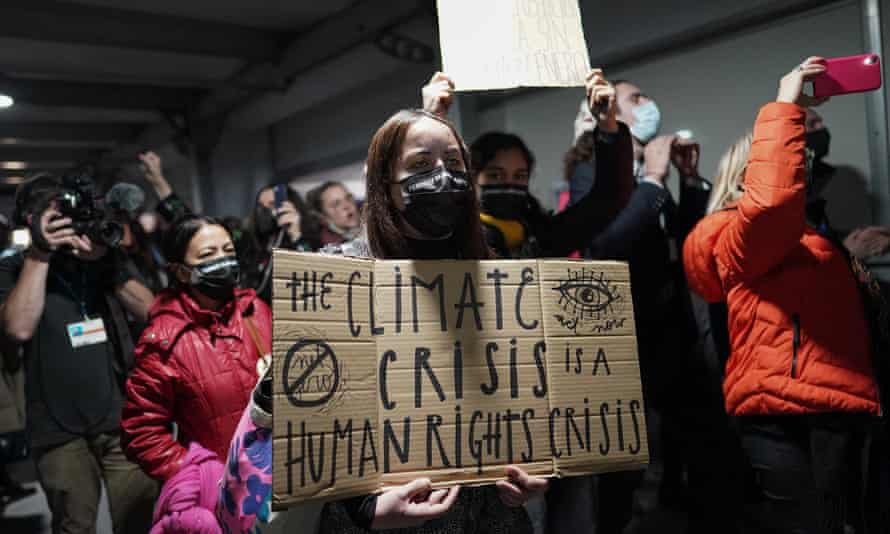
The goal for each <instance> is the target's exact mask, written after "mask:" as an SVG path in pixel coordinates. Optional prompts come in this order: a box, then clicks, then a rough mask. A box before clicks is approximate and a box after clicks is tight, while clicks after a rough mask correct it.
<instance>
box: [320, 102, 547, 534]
mask: <svg viewBox="0 0 890 534" xmlns="http://www.w3.org/2000/svg"><path fill="white" fill-rule="evenodd" d="M367 167H368V171H367V188H368V189H367V196H366V198H367V203H366V212H365V228H366V236H365V237H364V238H360V239H359V240H357V241H354V242H352V243H347V244H345V245H343V246H342V247H341V248H340V252H341V253H344V254H349V255H358V256H373V257H376V258H381V259H396V258H411V259H485V258H490V257H491V252H490V250H489V248H488V246H487V244H486V242H485V238H484V234H483V230H482V226H481V223H480V220H479V206H478V203H477V200H476V196H475V194H474V193H475V191H474V190H475V186H474V184H473V183H472V181H471V180H470V179H469V175H468V172H467V171H468V158H467V150H466V147H465V146H464V144H463V141H462V140H461V139H460V136H459V135H458V134H457V132H456V131H455V129H454V127H453V126H452V125H451V124H450V123H449V122H448V121H446V120H445V119H443V118H441V117H439V116H438V115H435V114H432V113H428V112H424V111H419V110H414V111H400V112H399V113H396V114H395V115H394V116H392V117H391V118H390V119H389V120H388V121H386V123H384V125H383V126H382V127H381V128H380V129H379V130H378V131H377V133H376V134H375V135H374V138H373V139H372V141H371V146H370V148H369V150H368V161H367ZM505 475H506V478H505V480H502V481H500V482H498V483H497V484H496V486H494V487H492V486H489V487H482V488H464V489H463V490H461V491H460V492H458V488H457V487H454V488H451V489H449V490H435V491H431V485H430V481H429V480H428V479H418V480H415V481H413V482H411V483H409V484H407V485H405V486H401V487H398V488H395V489H392V490H389V491H386V492H384V493H382V494H380V495H377V496H371V497H362V498H358V499H351V500H347V501H341V502H337V503H331V504H329V505H328V506H327V507H326V508H325V511H324V513H323V516H322V528H321V530H322V532H331V533H333V532H337V533H341V532H358V531H360V529H359V527H365V528H368V527H370V528H373V529H375V530H376V529H388V528H404V527H418V530H417V532H429V533H433V532H436V533H438V532H441V533H450V532H466V531H467V530H466V525H468V524H474V525H476V528H475V529H474V530H473V531H474V532H511V533H517V534H518V533H524V532H531V524H530V521H529V519H528V516H527V514H526V513H525V510H524V509H523V508H522V507H521V505H522V504H524V503H525V502H526V501H527V500H528V499H529V498H530V497H531V496H532V495H535V494H539V493H541V492H543V491H544V490H545V489H546V487H547V481H546V480H544V479H541V478H536V477H531V476H529V475H528V474H527V473H525V471H523V470H522V469H521V468H519V467H516V466H510V467H507V468H506V469H505ZM427 521H429V523H427ZM425 523H426V524H425Z"/></svg>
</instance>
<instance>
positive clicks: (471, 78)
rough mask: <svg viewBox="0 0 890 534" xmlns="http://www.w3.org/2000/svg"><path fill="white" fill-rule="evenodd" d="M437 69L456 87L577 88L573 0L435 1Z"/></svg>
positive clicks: (579, 33) (582, 46) (581, 47)
mask: <svg viewBox="0 0 890 534" xmlns="http://www.w3.org/2000/svg"><path fill="white" fill-rule="evenodd" d="M437 5H438V21H439V43H440V48H441V50H442V70H443V71H444V72H446V73H448V74H449V75H450V76H451V77H452V79H453V80H454V83H455V87H456V89H457V90H458V91H478V90H485V89H510V88H513V87H574V86H583V85H584V77H585V76H586V75H587V73H588V71H590V58H589V56H588V53H587V44H586V42H585V40H584V31H583V29H582V26H581V12H580V9H579V7H578V0H485V1H483V2H480V1H479V0H439V1H438V2H437Z"/></svg>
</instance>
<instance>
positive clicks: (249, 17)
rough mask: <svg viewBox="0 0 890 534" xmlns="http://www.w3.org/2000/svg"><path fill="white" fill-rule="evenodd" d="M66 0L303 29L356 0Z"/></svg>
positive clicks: (263, 27) (242, 24)
mask: <svg viewBox="0 0 890 534" xmlns="http://www.w3.org/2000/svg"><path fill="white" fill-rule="evenodd" d="M66 3H72V4H84V5H91V6H101V7H113V8H116V9H122V10H128V11H134V12H137V13H152V14H156V15H170V16H173V17H182V18H190V19H197V20H210V21H215V22H225V23H228V24H235V25H239V26H247V27H250V28H260V29H266V30H279V31H301V30H305V29H306V28H309V27H310V26H311V25H313V24H315V23H316V22H318V21H319V20H321V19H323V18H325V17H328V16H329V15H331V14H332V13H336V12H337V11H341V10H343V9H346V8H348V7H349V6H350V5H351V4H354V3H356V2H355V0H326V1H324V2H317V1H311V0H310V1H307V0H291V1H285V2H278V1H269V0H265V1H262V0H261V1H257V0H187V1H183V0H151V1H146V0H68V2H66Z"/></svg>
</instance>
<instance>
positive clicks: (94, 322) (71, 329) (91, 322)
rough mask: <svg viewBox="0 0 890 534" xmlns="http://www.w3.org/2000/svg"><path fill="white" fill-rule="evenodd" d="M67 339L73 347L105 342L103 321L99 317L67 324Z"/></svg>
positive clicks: (105, 334)
mask: <svg viewBox="0 0 890 534" xmlns="http://www.w3.org/2000/svg"><path fill="white" fill-rule="evenodd" d="M68 339H70V340H71V346H72V347H73V348H75V349H77V348H80V347H88V346H90V345H98V344H99V343H105V342H106V341H108V333H107V332H106V331H105V321H103V320H102V318H101V317H100V318H98V319H87V320H86V321H81V322H79V323H71V324H69V325H68Z"/></svg>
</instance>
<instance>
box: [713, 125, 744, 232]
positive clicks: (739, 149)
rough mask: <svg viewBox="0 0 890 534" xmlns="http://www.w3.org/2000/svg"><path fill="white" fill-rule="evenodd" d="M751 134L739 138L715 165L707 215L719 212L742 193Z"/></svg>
mask: <svg viewBox="0 0 890 534" xmlns="http://www.w3.org/2000/svg"><path fill="white" fill-rule="evenodd" d="M753 137H754V136H753V134H752V133H751V132H748V133H746V134H745V135H743V136H742V137H740V138H739V140H738V141H736V142H735V143H734V144H733V145H732V146H731V147H729V150H727V151H726V152H725V153H724V154H723V157H722V158H720V164H719V165H717V175H716V176H714V188H713V189H712V190H711V198H710V199H708V214H711V213H714V212H715V211H720V210H722V209H723V208H725V207H726V206H727V205H728V204H730V203H731V202H735V201H737V200H738V199H739V198H741V196H742V194H743V193H744V188H743V187H742V181H743V179H744V177H745V169H747V168H748V155H749V154H750V152H751V140H752V139H753Z"/></svg>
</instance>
